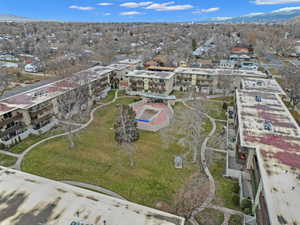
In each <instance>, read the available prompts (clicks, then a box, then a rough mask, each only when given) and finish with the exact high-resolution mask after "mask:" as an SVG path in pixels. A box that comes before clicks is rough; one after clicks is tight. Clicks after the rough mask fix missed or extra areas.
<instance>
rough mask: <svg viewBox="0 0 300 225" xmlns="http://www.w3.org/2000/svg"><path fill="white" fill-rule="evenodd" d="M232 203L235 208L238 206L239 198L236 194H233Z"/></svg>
mask: <svg viewBox="0 0 300 225" xmlns="http://www.w3.org/2000/svg"><path fill="white" fill-rule="evenodd" d="M232 202H233V204H235V205H236V206H239V205H240V196H239V195H238V194H234V195H233V196H232Z"/></svg>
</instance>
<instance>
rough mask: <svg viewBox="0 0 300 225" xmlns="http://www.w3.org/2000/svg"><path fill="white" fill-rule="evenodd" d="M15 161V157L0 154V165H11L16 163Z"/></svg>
mask: <svg viewBox="0 0 300 225" xmlns="http://www.w3.org/2000/svg"><path fill="white" fill-rule="evenodd" d="M16 161H17V158H15V157H12V156H9V155H4V154H0V165H1V166H12V165H14V164H15V163H16Z"/></svg>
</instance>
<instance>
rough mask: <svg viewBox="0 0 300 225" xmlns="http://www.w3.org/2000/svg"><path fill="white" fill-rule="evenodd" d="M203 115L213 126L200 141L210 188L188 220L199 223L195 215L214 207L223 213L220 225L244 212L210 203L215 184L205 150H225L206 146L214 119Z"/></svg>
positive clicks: (213, 128)
mask: <svg viewBox="0 0 300 225" xmlns="http://www.w3.org/2000/svg"><path fill="white" fill-rule="evenodd" d="M183 104H184V105H185V106H186V107H187V108H189V109H191V110H195V109H194V108H193V107H191V106H189V105H188V104H186V102H185V101H183ZM201 113H202V114H203V115H204V116H205V117H207V118H208V119H209V120H210V122H211V123H212V125H213V127H212V130H211V131H210V133H209V135H208V136H207V137H206V138H205V139H204V141H203V143H202V146H201V166H202V168H203V170H204V172H205V174H206V176H207V177H208V180H209V185H210V190H209V194H208V197H207V199H206V200H205V201H204V202H203V203H202V204H201V205H200V206H199V207H198V208H196V209H195V210H194V211H193V213H192V217H191V219H190V220H189V222H190V223H191V224H192V225H199V223H198V222H197V221H196V220H195V216H196V215H197V214H198V213H200V212H201V211H203V210H204V209H206V208H212V209H215V210H218V211H221V212H223V213H224V221H223V223H222V225H228V222H229V219H230V216H231V215H234V214H238V215H241V216H244V214H243V213H242V212H240V211H236V210H232V209H228V208H225V207H220V206H215V205H212V201H213V199H214V198H215V193H216V185H215V180H214V177H213V176H212V174H211V173H210V171H209V168H208V165H207V162H206V159H205V158H206V157H205V156H206V150H207V149H211V150H214V151H218V152H225V153H226V151H225V150H221V149H213V148H209V147H207V142H208V141H209V139H210V137H211V136H212V135H213V134H214V133H215V131H216V121H218V120H216V119H214V118H212V117H211V116H209V115H208V114H207V113H204V112H201Z"/></svg>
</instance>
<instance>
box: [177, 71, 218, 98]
mask: <svg viewBox="0 0 300 225" xmlns="http://www.w3.org/2000/svg"><path fill="white" fill-rule="evenodd" d="M174 85H175V89H176V90H177V91H188V90H189V89H190V88H193V87H195V88H196V91H197V92H202V93H207V94H208V93H210V92H212V90H213V89H214V88H215V86H216V80H215V78H213V77H211V76H210V75H196V74H187V73H184V74H181V73H177V74H176V75H175V84H174Z"/></svg>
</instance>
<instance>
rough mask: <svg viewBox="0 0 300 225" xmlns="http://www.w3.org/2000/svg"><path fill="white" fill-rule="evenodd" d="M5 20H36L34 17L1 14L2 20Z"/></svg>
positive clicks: (0, 20) (0, 18)
mask: <svg viewBox="0 0 300 225" xmlns="http://www.w3.org/2000/svg"><path fill="white" fill-rule="evenodd" d="M4 21H14V22H26V21H34V19H30V18H26V17H20V16H15V15H10V14H0V22H4Z"/></svg>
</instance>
